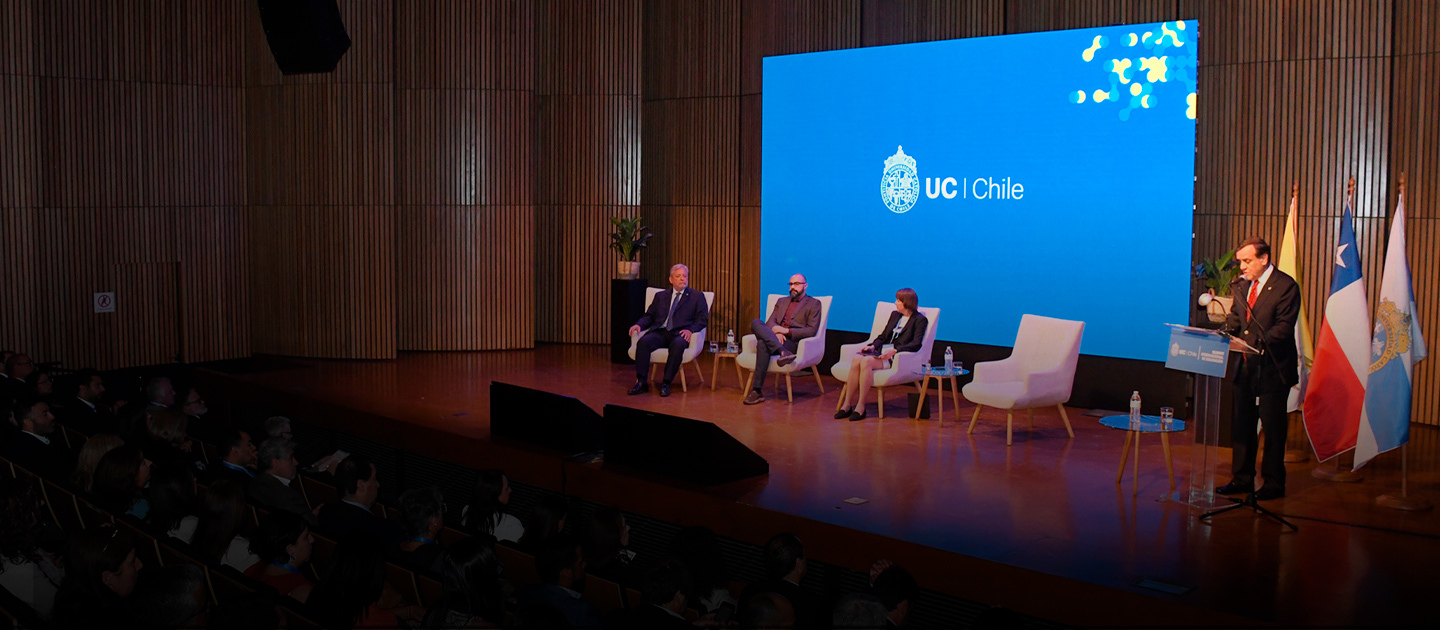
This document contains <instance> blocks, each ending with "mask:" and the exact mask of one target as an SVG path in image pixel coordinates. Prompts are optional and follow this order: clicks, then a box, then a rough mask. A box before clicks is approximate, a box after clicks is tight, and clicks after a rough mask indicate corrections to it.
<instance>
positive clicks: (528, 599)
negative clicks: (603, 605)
mask: <svg viewBox="0 0 1440 630" xmlns="http://www.w3.org/2000/svg"><path fill="white" fill-rule="evenodd" d="M515 603H516V604H518V605H520V606H527V605H530V604H543V605H546V606H554V607H555V608H558V609H559V610H560V612H562V613H564V614H565V619H567V620H569V621H570V627H571V628H599V627H600V626H601V622H600V609H599V608H596V607H595V604H592V603H590V602H587V601H585V600H583V599H576V598H574V597H571V596H570V594H569V593H566V592H565V591H563V590H561V589H560V587H558V586H555V585H554V584H530V585H528V586H523V587H521V588H520V590H519V591H518V592H516V593H515Z"/></svg>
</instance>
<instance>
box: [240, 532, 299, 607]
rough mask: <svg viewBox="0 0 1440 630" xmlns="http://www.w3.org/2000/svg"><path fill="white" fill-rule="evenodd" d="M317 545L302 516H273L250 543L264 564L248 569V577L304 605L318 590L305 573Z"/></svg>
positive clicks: (254, 552) (258, 563) (252, 551)
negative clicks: (311, 550) (312, 593)
mask: <svg viewBox="0 0 1440 630" xmlns="http://www.w3.org/2000/svg"><path fill="white" fill-rule="evenodd" d="M314 544H315V539H314V537H312V536H311V535H310V528H308V527H306V525H305V521H304V520H303V519H301V518H300V517H299V516H297V515H295V514H291V513H289V512H271V513H269V514H267V515H265V518H262V519H260V529H259V530H258V531H256V532H255V537H254V538H252V539H250V553H252V554H254V555H255V556H256V557H258V558H260V561H259V562H256V563H255V564H253V565H251V566H250V568H248V569H246V570H245V575H248V576H250V577H252V578H255V579H257V580H260V581H261V582H264V583H266V584H269V585H270V586H271V587H272V588H274V589H275V592H277V593H279V594H281V595H288V596H289V597H292V598H294V599H295V600H296V601H299V602H302V603H303V602H304V601H305V600H307V599H309V598H310V592H311V590H313V589H314V588H315V585H314V584H311V583H310V579H309V578H307V577H305V573H304V571H303V569H304V567H305V563H307V562H309V561H310V549H311V546H312V545H314Z"/></svg>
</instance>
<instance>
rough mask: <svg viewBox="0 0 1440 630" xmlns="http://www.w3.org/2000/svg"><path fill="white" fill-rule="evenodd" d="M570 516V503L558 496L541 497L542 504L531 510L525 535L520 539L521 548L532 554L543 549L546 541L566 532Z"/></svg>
mask: <svg viewBox="0 0 1440 630" xmlns="http://www.w3.org/2000/svg"><path fill="white" fill-rule="evenodd" d="M569 515H570V502H569V501H567V500H565V497H562V496H560V495H558V494H547V495H545V496H542V497H540V502H539V503H536V504H535V507H534V508H532V509H531V510H530V518H529V519H527V520H526V522H525V535H524V536H522V537H521V538H520V548H521V549H524V550H526V551H528V552H530V553H534V552H535V550H536V549H539V548H540V547H543V546H544V545H545V541H547V540H550V539H551V538H554V537H555V536H557V535H559V534H560V533H562V532H564V531H565V517H566V516H569Z"/></svg>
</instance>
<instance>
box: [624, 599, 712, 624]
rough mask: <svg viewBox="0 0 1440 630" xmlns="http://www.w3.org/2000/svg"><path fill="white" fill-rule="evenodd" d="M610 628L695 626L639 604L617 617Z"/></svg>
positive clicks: (661, 610) (662, 610)
mask: <svg viewBox="0 0 1440 630" xmlns="http://www.w3.org/2000/svg"><path fill="white" fill-rule="evenodd" d="M611 625H612V627H623V628H695V627H697V626H696V625H695V624H693V623H690V622H688V621H685V619H684V618H683V617H676V616H675V615H672V614H670V612H669V611H667V610H665V609H663V608H661V607H659V606H656V605H655V604H648V603H645V602H641V603H640V605H639V606H636V607H635V608H633V609H631V610H629V611H626V614H625V615H624V616H622V617H617V619H616V623H614V624H611Z"/></svg>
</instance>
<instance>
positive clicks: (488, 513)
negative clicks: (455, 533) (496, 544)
mask: <svg viewBox="0 0 1440 630" xmlns="http://www.w3.org/2000/svg"><path fill="white" fill-rule="evenodd" d="M509 504H510V479H509V478H507V477H506V476H505V473H504V472H501V471H499V470H493V469H492V470H482V471H480V477H479V478H478V479H476V481H475V496H474V498H472V499H471V500H470V505H467V506H465V509H463V510H461V511H460V524H461V525H463V526H465V527H469V528H470V529H473V530H475V531H478V532H482V533H485V534H490V535H491V536H494V537H495V540H504V541H507V542H520V539H521V538H522V537H524V536H525V526H524V525H522V524H521V523H520V519H518V518H515V517H514V516H511V515H510V514H507V513H505V506H507V505H509Z"/></svg>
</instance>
